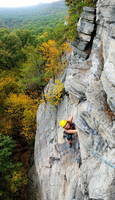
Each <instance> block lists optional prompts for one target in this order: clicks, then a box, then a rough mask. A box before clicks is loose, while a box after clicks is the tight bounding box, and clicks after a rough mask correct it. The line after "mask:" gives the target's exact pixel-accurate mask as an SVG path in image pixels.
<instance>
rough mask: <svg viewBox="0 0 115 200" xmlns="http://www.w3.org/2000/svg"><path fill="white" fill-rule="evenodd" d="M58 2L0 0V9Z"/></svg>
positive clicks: (46, 0)
mask: <svg viewBox="0 0 115 200" xmlns="http://www.w3.org/2000/svg"><path fill="white" fill-rule="evenodd" d="M54 1H58V0H0V7H23V6H31V5H37V4H39V3H51V2H54Z"/></svg>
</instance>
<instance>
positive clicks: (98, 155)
mask: <svg viewBox="0 0 115 200" xmlns="http://www.w3.org/2000/svg"><path fill="white" fill-rule="evenodd" d="M92 155H93V156H94V157H97V158H98V159H99V160H100V161H101V162H103V163H105V164H106V165H108V166H109V167H112V168H114V169H115V165H113V164H112V163H111V162H110V161H108V160H105V159H104V158H102V157H101V155H100V154H99V153H97V152H92Z"/></svg>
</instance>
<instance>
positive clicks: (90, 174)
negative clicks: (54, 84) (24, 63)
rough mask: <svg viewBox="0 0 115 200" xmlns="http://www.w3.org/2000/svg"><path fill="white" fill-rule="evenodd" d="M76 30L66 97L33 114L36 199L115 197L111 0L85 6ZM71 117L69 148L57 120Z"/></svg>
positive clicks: (114, 10)
mask: <svg viewBox="0 0 115 200" xmlns="http://www.w3.org/2000/svg"><path fill="white" fill-rule="evenodd" d="M78 31H79V38H80V40H79V43H78V45H75V44H73V45H74V46H73V51H72V53H71V55H70V57H69V65H68V67H67V69H66V70H65V73H64V75H63V77H62V81H63V83H64V86H65V90H66V91H67V93H68V95H67V94H66V95H65V96H64V99H63V101H62V102H61V103H60V104H59V105H58V107H56V108H54V107H53V106H51V105H49V104H41V105H40V107H39V109H38V113H37V132H36V138H35V154H34V159H35V168H36V172H35V170H33V174H34V175H33V181H34V188H35V191H36V200H115V0H98V1H97V5H96V11H95V10H94V9H93V8H84V11H83V13H82V16H81V19H80V21H79V24H78ZM87 49H90V51H87ZM87 52H88V53H87ZM71 115H73V116H74V122H75V123H76V126H77V131H78V136H75V138H74V144H73V147H72V148H71V149H70V148H69V147H68V144H67V143H66V142H65V140H64V139H63V130H62V128H60V127H59V121H60V120H62V119H67V118H68V117H69V116H71Z"/></svg>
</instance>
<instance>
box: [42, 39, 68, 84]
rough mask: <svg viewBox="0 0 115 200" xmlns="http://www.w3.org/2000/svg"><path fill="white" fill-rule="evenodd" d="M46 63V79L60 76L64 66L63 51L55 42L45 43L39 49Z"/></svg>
mask: <svg viewBox="0 0 115 200" xmlns="http://www.w3.org/2000/svg"><path fill="white" fill-rule="evenodd" d="M39 50H40V51H41V53H42V55H43V59H44V61H45V79H46V80H49V79H50V78H52V77H53V78H54V79H55V76H56V75H58V74H60V73H61V72H62V71H63V69H64V65H63V63H62V61H61V55H62V49H61V48H59V47H58V45H57V43H56V41H55V40H48V41H47V42H43V43H42V45H41V47H40V48H39Z"/></svg>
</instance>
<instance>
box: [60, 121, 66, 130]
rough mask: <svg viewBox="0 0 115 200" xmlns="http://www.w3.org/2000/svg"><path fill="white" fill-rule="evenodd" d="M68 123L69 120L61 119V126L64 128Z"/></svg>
mask: <svg viewBox="0 0 115 200" xmlns="http://www.w3.org/2000/svg"><path fill="white" fill-rule="evenodd" d="M66 124H67V120H61V121H60V126H61V127H62V128H64V127H65V126H66Z"/></svg>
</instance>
